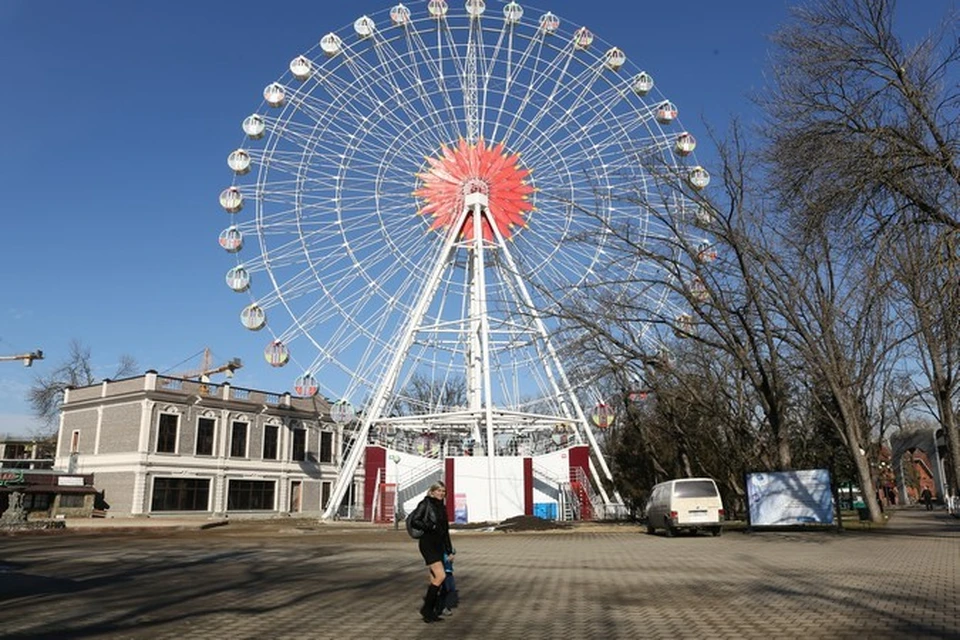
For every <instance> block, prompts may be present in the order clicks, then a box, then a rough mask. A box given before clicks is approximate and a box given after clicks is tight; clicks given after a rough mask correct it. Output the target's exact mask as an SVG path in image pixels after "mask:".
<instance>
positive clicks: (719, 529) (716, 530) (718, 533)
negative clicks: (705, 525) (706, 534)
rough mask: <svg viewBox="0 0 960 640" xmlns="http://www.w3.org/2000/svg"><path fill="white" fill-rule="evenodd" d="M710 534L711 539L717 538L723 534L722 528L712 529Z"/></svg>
mask: <svg viewBox="0 0 960 640" xmlns="http://www.w3.org/2000/svg"><path fill="white" fill-rule="evenodd" d="M710 533H712V534H713V537H715V538H716V537H717V536H719V535H720V534H722V533H723V527H714V528H713V531H711V532H710Z"/></svg>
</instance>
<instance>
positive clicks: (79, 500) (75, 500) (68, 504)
mask: <svg viewBox="0 0 960 640" xmlns="http://www.w3.org/2000/svg"><path fill="white" fill-rule="evenodd" d="M84 497H85V496H84V495H83V494H82V493H64V494H61V495H60V508H61V509H82V508H83V503H84Z"/></svg>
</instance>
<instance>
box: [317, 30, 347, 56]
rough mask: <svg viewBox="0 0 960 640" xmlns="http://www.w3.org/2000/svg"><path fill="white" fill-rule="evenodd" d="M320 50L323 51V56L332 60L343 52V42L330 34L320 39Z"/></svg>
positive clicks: (335, 35) (338, 37) (333, 34)
mask: <svg viewBox="0 0 960 640" xmlns="http://www.w3.org/2000/svg"><path fill="white" fill-rule="evenodd" d="M320 50H321V51H323V55H325V56H327V57H328V58H332V57H333V56H335V55H337V54H339V53H340V52H341V51H343V40H341V39H340V36H338V35H337V34H335V33H333V32H330V33H328V34H327V35H325V36H323V37H322V38H320Z"/></svg>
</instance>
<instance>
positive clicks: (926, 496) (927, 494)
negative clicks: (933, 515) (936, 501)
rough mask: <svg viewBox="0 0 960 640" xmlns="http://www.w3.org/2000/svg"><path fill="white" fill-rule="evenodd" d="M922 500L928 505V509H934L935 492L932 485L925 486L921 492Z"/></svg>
mask: <svg viewBox="0 0 960 640" xmlns="http://www.w3.org/2000/svg"><path fill="white" fill-rule="evenodd" d="M920 502H922V503H923V504H925V505H926V507H927V511H933V492H932V491H930V487H924V488H923V491H921V492H920Z"/></svg>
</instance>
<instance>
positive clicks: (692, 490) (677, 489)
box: [673, 480, 717, 498]
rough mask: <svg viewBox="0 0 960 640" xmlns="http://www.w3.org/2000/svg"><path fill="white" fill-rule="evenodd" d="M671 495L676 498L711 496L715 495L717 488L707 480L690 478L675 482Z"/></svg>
mask: <svg viewBox="0 0 960 640" xmlns="http://www.w3.org/2000/svg"><path fill="white" fill-rule="evenodd" d="M673 495H674V496H676V497H677V498H712V497H714V496H716V495H717V489H716V487H715V486H714V484H713V483H712V482H710V481H709V480H690V481H689V482H678V483H676V484H675V485H674V487H673Z"/></svg>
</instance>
